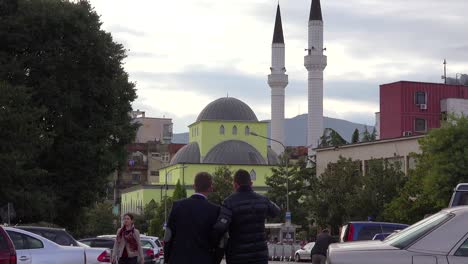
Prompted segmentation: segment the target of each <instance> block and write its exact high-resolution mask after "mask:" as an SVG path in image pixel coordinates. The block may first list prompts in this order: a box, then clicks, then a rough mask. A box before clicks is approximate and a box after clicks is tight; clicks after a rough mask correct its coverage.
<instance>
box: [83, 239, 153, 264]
mask: <svg viewBox="0 0 468 264" xmlns="http://www.w3.org/2000/svg"><path fill="white" fill-rule="evenodd" d="M79 242H80V243H83V244H85V245H88V246H90V247H105V248H107V249H109V250H112V249H113V247H114V243H115V235H113V236H112V235H109V236H104V237H94V238H85V239H80V240H79ZM141 242H142V247H143V254H144V255H145V264H159V263H160V262H159V257H158V256H156V255H155V254H154V250H153V248H151V247H150V246H148V244H146V243H144V241H143V238H142V241H141Z"/></svg>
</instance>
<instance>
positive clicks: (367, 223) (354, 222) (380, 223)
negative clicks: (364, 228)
mask: <svg viewBox="0 0 468 264" xmlns="http://www.w3.org/2000/svg"><path fill="white" fill-rule="evenodd" d="M347 224H353V225H356V224H357V225H361V224H366V225H372V224H375V225H398V226H409V225H407V224H401V223H389V222H372V221H352V222H348V223H347Z"/></svg>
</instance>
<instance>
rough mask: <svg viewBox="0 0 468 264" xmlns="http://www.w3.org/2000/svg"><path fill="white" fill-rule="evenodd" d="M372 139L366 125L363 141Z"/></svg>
mask: <svg viewBox="0 0 468 264" xmlns="http://www.w3.org/2000/svg"><path fill="white" fill-rule="evenodd" d="M370 141H372V135H371V133H369V129H368V128H367V126H365V127H364V132H363V133H362V139H361V142H370Z"/></svg>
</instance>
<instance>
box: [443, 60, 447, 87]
mask: <svg viewBox="0 0 468 264" xmlns="http://www.w3.org/2000/svg"><path fill="white" fill-rule="evenodd" d="M442 79H444V84H447V60H446V59H444V76H442Z"/></svg>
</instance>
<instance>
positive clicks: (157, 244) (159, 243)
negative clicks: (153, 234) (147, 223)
mask: <svg viewBox="0 0 468 264" xmlns="http://www.w3.org/2000/svg"><path fill="white" fill-rule="evenodd" d="M154 242H156V246H158V247H162V245H161V242H159V239H156V241H154Z"/></svg>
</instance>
